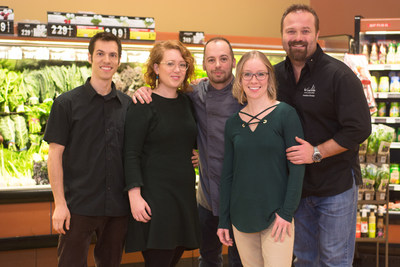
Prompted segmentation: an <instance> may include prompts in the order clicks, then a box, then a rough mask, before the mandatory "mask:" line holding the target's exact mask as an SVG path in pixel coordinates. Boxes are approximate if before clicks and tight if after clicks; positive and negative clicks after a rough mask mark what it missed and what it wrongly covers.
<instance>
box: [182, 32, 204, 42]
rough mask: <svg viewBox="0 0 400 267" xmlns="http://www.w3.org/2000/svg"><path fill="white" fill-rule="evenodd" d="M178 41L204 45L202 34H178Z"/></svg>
mask: <svg viewBox="0 0 400 267" xmlns="http://www.w3.org/2000/svg"><path fill="white" fill-rule="evenodd" d="M179 41H181V42H182V43H185V44H204V32H186V31H180V32H179Z"/></svg>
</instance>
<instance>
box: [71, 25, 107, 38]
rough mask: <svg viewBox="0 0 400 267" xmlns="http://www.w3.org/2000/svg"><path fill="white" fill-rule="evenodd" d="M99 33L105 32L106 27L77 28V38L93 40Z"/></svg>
mask: <svg viewBox="0 0 400 267" xmlns="http://www.w3.org/2000/svg"><path fill="white" fill-rule="evenodd" d="M99 32H104V27H99V26H81V25H78V26H76V37H83V38H91V37H93V36H94V35H96V34H97V33H99Z"/></svg>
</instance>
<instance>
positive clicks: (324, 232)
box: [275, 5, 371, 267]
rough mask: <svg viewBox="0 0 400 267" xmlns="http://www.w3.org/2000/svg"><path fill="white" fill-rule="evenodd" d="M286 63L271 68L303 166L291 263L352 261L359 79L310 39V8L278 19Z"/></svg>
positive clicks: (361, 127)
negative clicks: (294, 119) (300, 133)
mask: <svg viewBox="0 0 400 267" xmlns="http://www.w3.org/2000/svg"><path fill="white" fill-rule="evenodd" d="M281 33H282V43H283V47H284V49H285V51H286V53H287V58H286V60H285V61H283V62H281V63H279V64H277V65H276V66H275V71H276V77H277V81H278V86H279V87H278V99H279V100H281V101H284V102H286V103H288V104H290V105H292V106H293V107H295V108H296V110H297V112H298V114H299V116H300V119H301V121H302V125H303V129H304V136H305V140H306V141H305V140H302V139H300V138H297V142H298V143H299V145H298V146H294V147H291V148H289V149H288V150H287V158H288V160H290V161H291V162H292V163H294V164H307V165H306V172H305V176H304V183H303V194H302V199H301V202H300V205H299V208H298V210H297V212H296V214H295V229H296V231H295V244H294V254H295V256H296V260H295V266H307V267H309V266H352V262H353V255H354V244H355V226H356V212H357V197H358V185H360V184H361V182H362V180H361V172H360V165H359V160H358V148H359V144H360V143H362V142H363V141H364V140H365V139H366V138H367V137H368V136H369V134H370V132H371V118H370V114H369V108H368V105H367V101H366V99H365V96H364V92H363V88H362V85H361V82H360V80H359V79H358V78H357V77H356V75H355V74H354V73H353V72H352V71H351V70H350V69H349V68H348V67H347V66H346V65H345V64H344V63H342V62H340V61H339V60H336V59H334V58H332V57H330V56H328V55H326V54H325V53H324V52H323V51H322V50H321V48H320V46H319V45H318V43H317V40H318V35H319V20H318V16H317V14H316V13H315V11H314V10H312V9H311V8H309V7H308V6H305V5H293V6H291V7H289V8H288V9H287V10H286V12H285V13H284V14H283V17H282V21H281Z"/></svg>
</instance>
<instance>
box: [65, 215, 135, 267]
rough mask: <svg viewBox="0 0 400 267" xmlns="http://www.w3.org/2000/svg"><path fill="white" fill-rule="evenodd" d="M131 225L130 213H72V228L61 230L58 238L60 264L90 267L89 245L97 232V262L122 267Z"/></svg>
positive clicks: (67, 266)
mask: <svg viewBox="0 0 400 267" xmlns="http://www.w3.org/2000/svg"><path fill="white" fill-rule="evenodd" d="M127 227H128V216H123V217H98V216H81V215H76V214H71V223H70V229H69V230H68V231H66V234H65V235H63V234H60V238H59V240H58V251H57V253H58V266H59V267H71V266H74V267H86V266H87V255H88V250H89V246H90V243H91V240H92V236H93V233H95V234H96V237H97V242H96V245H95V248H94V260H95V263H96V266H97V267H114V266H115V267H119V266H120V262H121V258H122V250H123V248H124V244H125V236H126V231H127Z"/></svg>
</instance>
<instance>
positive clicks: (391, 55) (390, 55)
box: [386, 43, 396, 64]
mask: <svg viewBox="0 0 400 267" xmlns="http://www.w3.org/2000/svg"><path fill="white" fill-rule="evenodd" d="M395 57H396V45H395V44H394V43H390V44H389V48H388V52H387V55H386V63H387V64H395V62H396V61H395Z"/></svg>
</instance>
